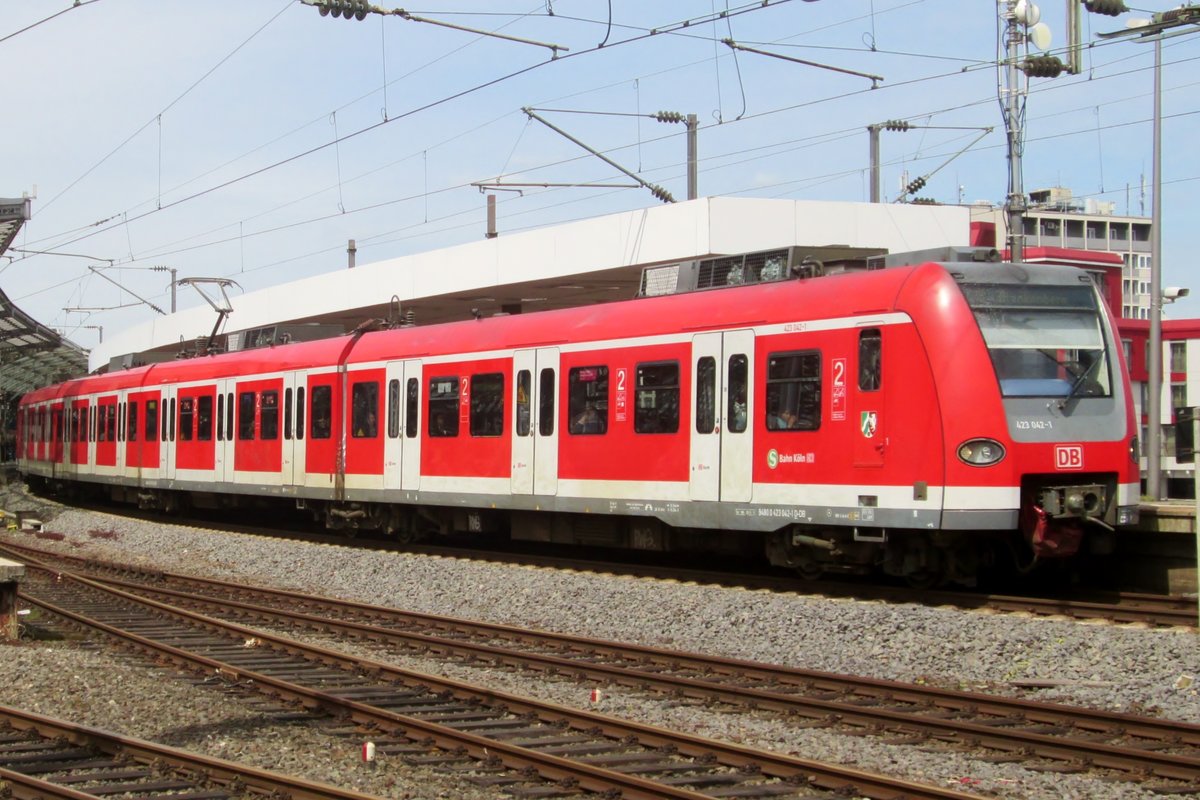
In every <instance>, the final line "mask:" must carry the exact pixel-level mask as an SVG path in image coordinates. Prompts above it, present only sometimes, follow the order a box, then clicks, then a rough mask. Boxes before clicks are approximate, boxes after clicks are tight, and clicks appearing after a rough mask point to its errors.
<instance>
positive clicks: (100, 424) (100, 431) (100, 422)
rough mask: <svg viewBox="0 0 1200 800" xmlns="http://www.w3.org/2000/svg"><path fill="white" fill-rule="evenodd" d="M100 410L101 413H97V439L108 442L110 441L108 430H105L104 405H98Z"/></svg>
mask: <svg viewBox="0 0 1200 800" xmlns="http://www.w3.org/2000/svg"><path fill="white" fill-rule="evenodd" d="M98 410H99V411H100V413H99V414H97V415H96V416H97V423H96V441H97V442H107V441H108V431H107V430H105V425H104V418H105V413H104V406H98Z"/></svg>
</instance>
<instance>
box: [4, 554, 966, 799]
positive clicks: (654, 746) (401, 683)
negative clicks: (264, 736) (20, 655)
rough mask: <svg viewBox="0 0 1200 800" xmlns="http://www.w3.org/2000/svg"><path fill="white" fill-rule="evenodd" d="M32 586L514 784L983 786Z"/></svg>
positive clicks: (569, 788) (830, 794)
mask: <svg viewBox="0 0 1200 800" xmlns="http://www.w3.org/2000/svg"><path fill="white" fill-rule="evenodd" d="M23 587H24V588H23V590H22V597H23V599H25V600H26V601H27V602H29V603H30V604H32V605H35V606H37V607H39V608H40V609H41V610H42V611H43V612H44V613H47V614H52V615H55V616H57V617H59V618H61V619H63V620H67V621H69V622H70V623H71V624H72V625H75V626H79V627H82V628H85V629H87V630H89V631H96V632H102V633H104V634H105V635H107V636H110V637H115V638H117V639H119V640H120V641H121V642H122V644H123V645H124V646H126V647H129V648H133V649H136V650H137V651H140V652H148V653H153V654H154V657H155V658H156V659H159V660H162V661H167V662H169V663H171V664H173V665H174V666H176V667H177V668H181V669H188V670H192V671H196V672H199V673H201V674H205V675H207V676H209V677H213V676H216V677H219V678H220V679H222V680H223V681H226V682H228V683H229V684H232V685H237V686H239V687H241V688H243V689H254V690H256V691H259V692H261V693H263V694H265V695H267V696H269V697H271V698H273V699H274V700H275V701H276V702H279V703H284V704H288V705H290V706H292V707H294V708H295V709H296V710H307V711H310V712H313V713H319V714H325V715H329V716H332V717H334V718H336V719H339V720H343V721H345V722H347V723H352V724H353V725H355V726H358V728H359V729H360V730H361V731H363V733H364V734H368V735H371V736H372V737H373V738H374V739H375V743H376V746H377V748H379V750H381V751H382V752H384V753H387V754H389V755H392V756H395V757H403V758H407V759H410V760H413V761H414V762H416V763H426V764H428V763H437V764H439V765H444V766H446V767H448V768H449V767H451V766H453V767H455V768H458V769H462V770H463V771H464V774H466V775H467V776H468V779H470V780H472V781H474V782H476V783H479V784H481V785H485V786H489V787H496V788H497V789H500V788H503V789H504V791H506V792H514V791H515V792H518V793H524V794H527V795H528V794H545V793H546V792H547V788H546V787H542V788H540V789H538V788H536V787H530V786H528V784H529V782H530V780H531V779H532V778H534V777H537V778H539V779H540V780H541V781H550V782H552V783H553V786H554V789H553V791H563V792H566V793H574V792H575V791H591V792H599V793H607V794H608V796H613V797H623V798H628V799H629V800H636V798H680V799H681V800H682V799H683V798H689V799H691V800H695V799H696V798H701V797H713V796H737V797H744V798H766V797H771V798H785V799H786V800H792V799H794V800H800V798H804V800H816V799H818V798H829V799H830V800H832V798H836V797H845V796H846V795H847V794H849V795H851V796H865V797H871V798H896V799H898V798H902V797H903V798H910V799H912V798H941V799H944V800H951V798H957V799H958V800H963V798H967V797H972V795H966V794H963V793H961V792H956V791H954V790H949V789H943V788H940V787H935V786H926V785H922V784H919V783H914V782H912V781H908V780H904V779H897V778H892V777H888V776H883V775H876V774H872V773H868V772H864V771H860V770H854V769H849V768H844V767H838V766H832V765H828V764H823V763H821V762H815V761H810V760H805V759H799V758H793V757H790V756H784V755H780V754H776V753H770V752H763V751H757V750H753V749H750V748H745V747H739V746H736V745H730V744H726V743H722V742H717V741H713V740H708V739H703V738H700V737H696V736H691V735H688V734H682V733H677V732H672V731H668V730H664V729H660V728H654V727H651V726H646V725H639V724H637V723H631V722H625V721H622V720H617V719H614V718H610V717H605V716H603V715H600V714H595V713H592V712H588V711H578V710H574V709H569V708H565V707H561V706H554V705H551V704H546V703H540V702H536V701H532V700H529V699H526V698H521V697H517V696H515V695H509V694H504V693H501V692H495V691H490V690H487V689H480V688H477V687H474V686H471V685H468V684H465V683H461V682H457V681H451V680H445V679H440V678H436V677H433V676H429V675H422V674H419V673H413V672H409V671H406V670H402V669H398V668H396V667H394V666H391V665H389V664H386V663H383V662H379V661H373V660H369V659H364V658H361V657H354V656H347V655H344V654H342V653H340V652H337V651H335V650H331V649H327V648H321V647H315V646H311V645H305V644H302V643H300V642H297V641H295V640H291V639H287V638H283V637H279V636H275V635H272V634H269V633H265V632H263V631H260V630H256V629H251V628H247V627H245V626H242V625H238V624H234V623H229V622H222V621H219V620H217V619H215V618H213V617H209V616H205V615H200V614H196V613H194V612H190V611H187V610H185V609H181V608H177V607H173V606H168V605H165V604H162V603H157V602H155V601H152V600H149V599H146V598H138V597H136V596H134V595H132V594H130V593H128V592H124V591H121V590H118V589H115V588H111V587H106V586H103V585H102V584H101V583H99V582H97V581H93V580H90V579H88V578H84V577H82V576H78V575H74V574H72V573H67V572H63V571H43V570H42V569H40V568H39V567H38V566H37V565H35V564H30V565H29V572H28V574H27V580H26V582H25V584H23Z"/></svg>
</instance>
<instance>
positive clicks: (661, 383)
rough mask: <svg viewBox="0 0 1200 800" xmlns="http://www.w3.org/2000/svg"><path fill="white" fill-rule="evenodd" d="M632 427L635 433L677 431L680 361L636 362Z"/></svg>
mask: <svg viewBox="0 0 1200 800" xmlns="http://www.w3.org/2000/svg"><path fill="white" fill-rule="evenodd" d="M635 389H636V402H635V404H634V409H633V430H634V431H635V432H637V433H676V432H678V431H679V362H678V361H665V362H660V363H656V364H638V365H637V384H636V387H635Z"/></svg>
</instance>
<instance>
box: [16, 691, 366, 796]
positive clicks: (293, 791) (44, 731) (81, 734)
mask: <svg viewBox="0 0 1200 800" xmlns="http://www.w3.org/2000/svg"><path fill="white" fill-rule="evenodd" d="M0 724H3V725H6V726H7V727H8V728H11V729H12V730H16V731H29V732H31V733H34V734H36V735H37V736H39V737H42V738H44V739H51V740H56V741H59V742H67V743H70V744H74V745H77V746H79V747H81V748H86V749H88V750H94V751H97V752H101V753H105V754H108V755H121V756H124V757H127V758H131V759H133V761H134V762H135V763H136V764H139V765H143V766H147V767H150V766H153V767H154V768H156V769H161V768H162V767H164V766H165V767H169V768H171V769H172V770H181V771H182V772H181V773H176V774H181V775H182V776H183V777H191V776H193V775H194V776H195V777H196V778H197V779H198V780H199V781H200V782H214V783H217V784H219V785H221V786H223V787H225V788H226V789H228V790H230V791H231V793H232V794H233V795H234V796H242V795H258V796H261V795H267V796H282V795H286V796H287V797H289V798H290V800H371V798H374V797H375V796H374V795H369V794H363V793H361V792H353V791H347V790H344V789H339V788H337V787H336V786H330V785H328V784H323V783H317V782H315V781H309V780H305V779H303V778H296V777H293V776H290V775H285V774H282V773H277V772H272V771H270V770H265V769H259V768H258V767H253V766H249V765H245V764H237V763H234V762H231V761H226V760H224V759H219V758H213V757H211V756H206V755H202V754H199V753H192V752H187V751H184V750H179V749H177V748H174V747H167V746H165V745H160V744H155V743H154V742H148V741H145V740H144V739H137V738H133V737H130V736H122V735H120V734H116V733H111V732H109V731H104V730H100V729H99V728H93V727H89V726H86V725H79V724H77V723H74V722H68V721H65V720H60V719H54V718H52V717H47V716H45V715H42V714H36V713H34V712H31V711H24V710H21V709H17V708H8V707H2V706H0ZM0 752H2V751H0ZM64 771H65V769H64ZM98 777H99V776H98ZM0 782H3V783H6V784H8V787H14V794H13V796H14V797H19V798H37V797H48V796H54V797H61V798H71V799H73V800H80V798H86V799H87V800H94V798H96V797H98V796H109V795H111V794H112V793H113V792H112V791H111V790H110V791H107V792H105V793H104V794H103V795H98V794H89V793H87V792H81V791H76V790H74V789H71V788H70V787H68V786H63V785H61V784H59V783H55V782H54V781H47V780H43V779H38V778H34V777H32V776H29V775H25V774H23V773H21V772H18V771H16V770H13V769H9V768H3V767H0ZM15 787H20V788H15ZM6 788H7V787H6ZM5 796H7V795H5Z"/></svg>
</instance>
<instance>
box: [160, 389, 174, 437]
mask: <svg viewBox="0 0 1200 800" xmlns="http://www.w3.org/2000/svg"><path fill="white" fill-rule="evenodd" d="M168 412H169V413H168ZM174 416H175V399H174V398H172V399H171V402H170V403H167V402H163V404H162V436H161V437H160V438H161V439H162V440H163V441H164V442H165V441H167V433H168V428H167V425H168V424H169V422H170V418H171V417H174Z"/></svg>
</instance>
